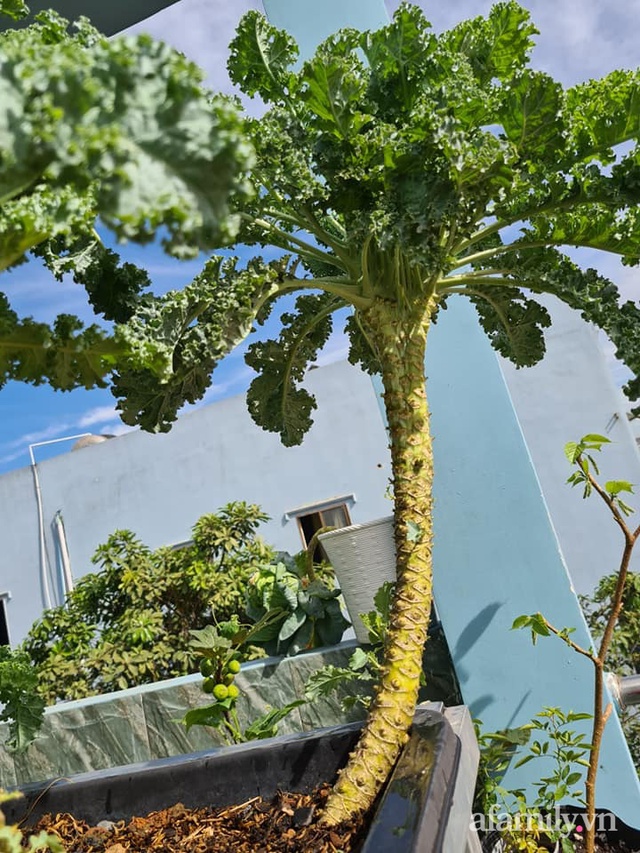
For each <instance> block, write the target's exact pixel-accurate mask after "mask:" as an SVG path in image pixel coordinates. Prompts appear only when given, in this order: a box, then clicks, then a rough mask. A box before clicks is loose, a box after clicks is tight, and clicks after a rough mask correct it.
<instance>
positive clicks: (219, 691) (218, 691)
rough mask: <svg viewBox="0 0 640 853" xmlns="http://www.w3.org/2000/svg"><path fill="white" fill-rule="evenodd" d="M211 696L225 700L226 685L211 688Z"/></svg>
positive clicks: (226, 693)
mask: <svg viewBox="0 0 640 853" xmlns="http://www.w3.org/2000/svg"><path fill="white" fill-rule="evenodd" d="M213 695H214V696H215V697H216V699H226V698H227V696H228V695H229V688H228V687H227V685H226V684H216V686H215V687H214V688H213Z"/></svg>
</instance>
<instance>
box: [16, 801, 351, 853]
mask: <svg viewBox="0 0 640 853" xmlns="http://www.w3.org/2000/svg"><path fill="white" fill-rule="evenodd" d="M330 790H331V786H329V785H324V786H322V787H321V788H319V789H318V790H316V791H314V792H313V793H312V794H288V793H279V794H278V795H277V796H276V797H275V798H274V799H273V800H272V801H271V802H267V801H264V800H263V799H262V798H261V797H254V799H252V800H249V801H248V802H246V803H242V804H241V805H237V806H230V807H228V808H223V809H212V808H201V809H187V808H185V807H184V806H183V805H181V804H178V805H175V806H172V807H171V808H168V809H164V810H163V811H158V812H152V813H151V814H149V815H147V816H146V817H134V818H132V819H131V820H130V821H129V822H125V821H119V822H117V823H112V822H110V821H102V822H101V825H99V826H97V827H91V826H90V825H89V824H88V823H84V822H83V821H80V820H76V819H75V818H74V817H73V816H72V815H69V814H59V815H55V816H52V815H45V816H44V817H43V818H41V819H40V820H39V821H38V823H37V824H36V826H35V827H34V829H33V830H32V831H35V832H39V831H40V830H41V829H46V830H47V831H48V832H55V833H57V835H59V836H60V838H61V840H62V842H63V844H64V846H65V850H67V851H69V853H231V851H233V853H353V851H355V850H357V849H358V847H359V845H360V843H361V841H362V837H361V835H362V829H363V821H361V820H360V821H358V822H357V823H348V824H341V825H340V826H338V827H333V828H331V829H329V828H327V827H324V826H320V825H318V824H317V823H315V822H314V817H315V816H316V815H317V814H319V812H320V811H321V809H322V807H323V805H324V802H325V800H326V799H327V796H328V795H329V792H330Z"/></svg>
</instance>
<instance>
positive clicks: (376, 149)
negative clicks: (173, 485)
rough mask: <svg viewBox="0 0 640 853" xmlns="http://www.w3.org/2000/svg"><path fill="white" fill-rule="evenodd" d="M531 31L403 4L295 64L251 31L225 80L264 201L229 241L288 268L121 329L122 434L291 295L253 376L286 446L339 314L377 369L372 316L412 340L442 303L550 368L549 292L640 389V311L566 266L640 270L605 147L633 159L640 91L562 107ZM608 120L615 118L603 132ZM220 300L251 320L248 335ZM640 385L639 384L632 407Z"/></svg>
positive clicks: (258, 198)
mask: <svg viewBox="0 0 640 853" xmlns="http://www.w3.org/2000/svg"><path fill="white" fill-rule="evenodd" d="M535 32H536V30H535V27H534V26H533V25H532V23H531V21H530V20H529V14H528V12H527V11H526V10H524V9H522V8H521V7H519V6H518V5H517V4H516V3H514V2H503V3H498V4H496V5H495V6H494V7H493V9H492V10H491V11H490V13H489V15H488V16H487V17H486V18H476V19H474V20H471V21H467V22H464V23H462V24H460V25H458V26H457V27H454V28H453V29H452V30H450V31H448V32H445V33H442V34H441V35H436V34H434V33H433V32H432V31H431V29H430V26H429V24H428V22H427V21H426V20H425V18H424V16H423V15H422V13H421V12H420V10H419V9H418V8H416V7H413V6H410V5H407V4H403V5H402V6H401V7H400V8H399V9H398V11H397V12H396V14H395V15H394V17H393V20H392V21H391V22H390V23H389V24H388V25H387V26H386V27H383V28H382V29H381V30H379V31H377V32H365V33H359V32H356V31H355V30H344V31H342V32H340V33H338V34H336V35H335V36H332V37H331V38H329V39H327V41H326V42H324V43H323V44H322V45H320V47H319V48H318V50H317V52H316V54H315V55H314V56H313V57H311V58H310V59H308V60H307V61H306V62H305V63H304V64H303V65H302V66H296V65H295V62H296V57H297V50H296V47H295V45H294V44H293V42H292V40H291V38H290V37H289V36H288V35H287V34H286V33H284V32H282V31H279V30H277V29H276V28H275V27H273V26H272V25H271V24H270V23H268V22H267V21H266V20H265V19H264V18H263V17H262V16H260V15H259V14H258V13H257V12H251V13H249V14H248V15H247V16H245V17H244V18H243V20H242V21H241V23H240V26H239V28H238V31H237V34H236V37H235V38H234V40H233V42H232V45H231V54H230V60H229V70H230V74H231V77H232V79H233V80H234V82H235V83H236V84H237V85H238V86H239V87H240V88H241V89H242V90H243V91H244V92H245V93H246V94H248V95H250V96H255V95H257V96H259V97H261V98H262V99H263V101H264V102H265V103H266V105H267V110H266V112H265V114H264V115H263V116H262V117H261V118H260V119H250V120H247V121H246V123H245V124H244V126H243V128H242V132H243V133H244V134H246V138H247V141H248V142H250V144H251V146H252V147H253V149H254V150H255V162H254V163H253V165H252V167H251V175H252V178H253V180H254V183H255V185H256V186H258V187H260V191H259V192H258V193H257V194H254V195H253V196H251V197H249V196H245V197H243V198H240V197H239V196H238V197H237V204H236V207H235V211H236V213H237V214H238V215H239V218H240V219H239V221H240V224H239V231H238V239H239V240H240V241H241V242H243V243H246V244H250V245H259V246H265V247H270V248H269V250H268V251H269V252H272V251H273V250H277V251H281V252H284V253H286V255H287V257H288V258H292V259H293V260H292V261H290V262H289V261H287V267H286V272H284V273H283V274H282V275H281V276H280V278H276V279H270V280H269V282H268V283H269V285H270V286H269V287H267V288H266V291H265V292H263V293H262V294H261V295H260V296H259V297H258V298H256V299H254V300H251V299H249V301H248V302H247V301H244V296H243V294H244V293H245V288H246V276H247V271H246V270H242V269H238V268H237V267H234V268H233V269H229V270H228V271H227V272H226V274H225V276H224V287H220V288H218V289H216V288H215V287H214V290H213V292H211V293H210V292H209V291H208V290H207V288H208V287H209V284H207V283H206V282H203V281H201V280H198V282H197V283H195V284H194V286H193V289H192V290H191V291H190V290H189V288H187V290H186V291H185V293H188V294H189V296H188V297H184V296H183V295H182V294H178V293H176V294H170V295H168V296H167V297H166V298H163V299H162V300H159V301H153V302H152V303H149V302H146V303H145V302H141V303H140V305H139V308H138V311H137V312H136V314H135V316H134V317H133V318H132V320H131V321H129V322H128V323H127V324H125V327H124V328H122V329H121V330H120V331H119V340H121V341H122V342H123V349H125V350H127V351H128V352H129V353H133V356H127V357H125V358H124V360H123V361H122V362H121V365H122V369H121V370H120V371H119V373H118V374H117V377H116V383H115V390H116V393H117V395H118V396H119V397H120V398H121V403H120V406H121V408H122V410H123V412H124V417H125V419H126V420H127V422H128V423H136V422H137V423H141V424H142V425H143V426H144V427H145V428H147V429H156V428H159V429H168V428H169V426H170V424H171V422H172V420H173V419H174V417H175V414H176V412H177V410H178V409H179V407H180V405H181V404H182V403H183V402H185V401H193V400H194V399H197V398H198V397H200V396H201V395H202V394H203V393H204V390H205V388H206V387H207V385H208V382H209V381H210V374H211V371H212V370H213V368H214V366H215V364H216V363H217V361H218V360H219V358H220V357H221V356H222V354H223V353H224V352H226V351H227V350H228V349H230V348H231V347H232V346H234V345H235V343H236V342H237V341H238V340H239V339H240V338H241V337H243V336H244V335H245V334H247V333H248V331H249V330H250V327H251V321H252V319H255V320H256V321H257V322H260V320H261V313H262V312H263V311H264V310H265V306H268V307H271V305H272V304H273V302H274V301H275V300H276V298H277V297H278V296H279V295H283V294H287V293H291V292H294V291H301V292H303V293H304V291H307V290H311V291H316V292H317V291H320V294H317V293H312V294H310V295H308V296H307V295H305V296H302V297H300V298H299V300H298V303H297V306H296V310H295V312H292V311H287V312H286V313H285V315H284V316H283V318H282V319H283V330H282V333H281V335H280V337H279V338H278V339H275V340H269V341H260V342H257V343H255V344H253V345H252V346H250V347H249V349H248V353H247V360H248V362H249V364H250V366H252V367H253V368H254V369H256V370H257V371H258V376H257V377H256V379H255V380H254V381H253V383H252V385H251V389H250V391H249V396H248V404H249V409H250V411H251V414H252V416H253V418H254V419H255V420H256V422H257V423H259V424H260V425H261V426H263V427H264V428H265V429H268V430H270V431H274V432H277V433H279V434H280V436H281V438H282V440H283V441H284V443H285V444H287V445H291V444H297V443H299V442H300V441H301V440H302V438H303V436H304V434H305V432H306V431H307V430H308V429H309V427H310V425H311V423H312V415H313V410H314V408H315V401H314V400H313V398H312V397H311V395H309V393H308V392H307V391H305V389H304V387H302V382H303V378H304V373H305V370H306V369H307V367H308V366H309V364H311V363H312V362H313V360H314V358H315V357H316V354H317V352H318V349H319V348H320V347H321V346H322V345H323V344H324V343H325V341H326V339H327V337H328V335H329V333H330V330H331V326H330V314H331V313H333V312H335V311H336V310H338V309H340V308H342V307H344V306H345V305H347V306H349V305H350V306H352V307H353V309H354V314H353V315H352V316H351V317H349V318H348V319H347V321H346V322H347V328H348V331H349V336H350V339H351V352H350V356H349V357H350V359H351V360H352V361H353V362H354V363H360V364H362V365H363V366H364V367H365V369H367V370H369V371H373V372H375V371H379V370H380V368H381V365H382V363H383V361H384V359H383V358H381V352H380V350H379V342H378V341H377V335H376V330H375V329H374V328H372V327H371V325H370V322H369V321H370V313H369V309H370V308H371V307H372V305H374V304H375V303H376V302H377V301H378V300H382V301H383V302H384V304H385V306H386V308H387V317H388V319H389V322H391V323H392V324H395V327H397V328H398V330H400V328H401V326H402V323H403V322H405V319H407V318H408V317H409V316H411V311H412V310H418V309H420V308H422V310H427V305H428V306H429V308H428V311H429V313H430V315H431V314H435V312H437V310H438V307H439V306H442V305H443V304H444V303H445V300H446V299H447V298H448V297H449V296H450V295H452V294H460V295H464V296H467V297H468V298H469V299H470V300H471V301H472V302H473V304H474V305H475V307H476V308H477V310H478V313H479V317H480V322H481V324H482V326H483V328H484V330H485V331H486V333H487V335H488V337H489V339H490V341H491V343H492V345H493V346H494V347H495V348H496V349H497V350H498V352H500V353H501V354H502V355H504V356H506V357H508V358H510V359H511V360H512V361H514V363H515V364H516V365H517V366H527V365H531V364H534V363H536V362H537V361H539V360H540V358H542V356H543V355H544V349H545V347H544V330H545V329H546V328H548V327H549V325H550V322H551V318H550V315H549V313H548V311H547V309H546V307H545V306H544V305H542V304H541V303H540V302H539V301H538V299H537V297H538V295H539V294H543V293H548V294H553V295H555V296H556V297H558V298H560V299H561V300H563V301H564V302H566V303H567V304H568V305H570V306H571V307H573V308H574V309H576V310H578V311H580V312H581V313H582V315H583V316H584V317H585V318H586V319H587V320H588V321H589V322H593V323H595V324H596V325H598V326H599V327H600V328H602V329H604V330H605V332H606V333H607V334H608V335H610V336H611V339H612V341H613V342H614V344H615V346H616V347H617V352H618V356H619V357H620V358H621V359H622V360H624V361H625V362H626V363H627V364H628V365H629V366H630V367H631V369H632V370H633V371H634V372H636V373H638V372H639V371H640V333H638V331H637V330H638V329H640V322H639V321H640V312H638V309H637V308H636V307H635V306H634V305H632V304H631V303H627V304H625V305H620V304H619V297H618V291H617V289H616V287H615V286H614V285H613V284H612V283H611V282H610V281H608V280H607V279H605V278H604V277H602V276H601V275H599V274H598V273H596V272H595V271H594V270H582V269H581V268H580V267H579V266H578V265H577V264H576V263H575V262H574V261H573V260H572V259H571V258H569V257H568V255H566V254H565V253H564V249H565V248H566V247H567V246H575V245H578V246H587V247H590V248H598V249H601V250H605V251H611V252H614V253H617V254H620V255H621V256H623V258H625V259H626V261H628V262H635V259H637V256H638V252H637V246H638V236H639V235H640V231H638V224H637V223H638V221H640V220H638V217H637V205H638V203H639V202H640V180H638V177H637V176H638V174H640V172H638V167H637V165H636V160H637V153H636V149H633V153H630V154H628V155H624V157H622V158H619V161H618V162H615V163H614V165H613V168H609V165H610V164H611V162H612V154H611V148H612V146H613V145H618V144H619V143H620V142H623V141H627V142H630V143H632V144H635V143H636V142H637V138H638V131H639V128H640V119H639V118H638V115H640V98H638V97H637V91H638V82H637V74H636V73H635V72H616V74H615V75H613V76H610V77H608V78H605V79H604V80H603V81H592V82H591V83H589V84H584V85H581V86H577V87H574V88H572V89H569V90H566V91H564V90H563V89H562V87H561V86H560V85H559V84H558V83H556V82H555V81H554V80H552V79H551V78H550V77H549V76H548V75H546V74H543V73H540V72H537V71H534V70H532V69H531V68H529V67H528V62H529V53H530V50H531V47H532V44H533V36H534V34H535ZM365 58H366V61H364V59H365ZM609 111H611V115H612V119H611V123H609V121H608V120H607V121H601V120H600V119H599V118H598V117H599V116H602V115H608V114H609ZM514 231H515V232H516V234H515V238H514ZM265 255H266V252H265ZM301 271H304V274H302V275H301V274H300V272H301ZM208 275H209V276H210V275H211V270H210V269H209V270H208ZM217 275H220V274H219V273H217ZM198 292H200V293H201V294H202V297H203V301H202V304H201V305H200V307H198V304H197V303H198V299H197V294H198ZM229 293H237V294H238V297H239V300H240V301H241V302H242V305H243V306H244V307H243V312H245V313H244V314H243V317H244V319H243V323H242V331H241V334H237V329H238V322H237V317H236V312H235V309H234V308H233V307H232V308H231V309H230V308H229V304H228V302H229ZM185 298H186V302H187V303H188V306H186V305H185ZM245 309H246V311H245ZM185 316H188V317H189V320H190V322H189V323H186V322H185V321H184V318H185ZM407 322H409V320H408V319H407ZM225 330H228V331H229V334H226V331H225ZM127 359H130V360H129V362H128V363H127ZM639 390H640V386H638V387H636V385H635V384H634V380H632V382H631V383H630V384H629V386H628V393H629V394H630V395H631V396H633V395H634V394H637V393H638V391H639Z"/></svg>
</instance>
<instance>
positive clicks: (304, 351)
mask: <svg viewBox="0 0 640 853" xmlns="http://www.w3.org/2000/svg"><path fill="white" fill-rule="evenodd" d="M340 305H344V302H342V300H340V299H338V298H337V297H335V296H333V295H332V294H330V293H323V294H320V295H315V294H313V295H310V296H299V297H298V299H297V300H296V312H297V313H295V314H294V313H287V314H283V315H282V318H281V319H282V324H283V330H282V332H281V334H280V339H279V340H278V341H260V342H257V343H254V344H251V346H250V347H249V349H248V351H247V355H246V358H245V360H246V362H247V364H248V365H249V367H252V368H253V369H254V370H255V371H256V372H257V373H258V376H257V377H256V378H255V379H254V380H253V382H252V383H251V387H250V388H249V392H248V394H247V404H248V407H249V412H250V414H251V416H252V418H253V419H254V421H256V423H258V424H259V425H261V426H263V427H265V428H266V429H271V431H273V432H279V433H280V438H281V440H282V443H283V444H284V445H285V447H291V446H292V445H295V444H300V442H301V441H302V439H303V437H304V435H305V433H306V432H307V431H308V429H309V427H310V426H311V424H312V422H313V421H312V419H311V412H312V411H313V409H315V408H316V403H315V400H314V399H313V397H311V395H310V394H308V393H307V392H306V391H305V390H304V389H303V388H299V387H297V385H296V383H299V382H301V381H302V379H303V378H304V375H305V373H306V370H307V367H308V365H309V364H310V363H311V362H313V360H314V359H315V357H316V355H317V354H318V352H319V350H321V349H322V347H323V346H324V345H325V344H326V342H327V340H328V339H329V335H330V334H331V327H332V324H331V314H332V313H333V312H334V311H335V310H336V307H337V306H340Z"/></svg>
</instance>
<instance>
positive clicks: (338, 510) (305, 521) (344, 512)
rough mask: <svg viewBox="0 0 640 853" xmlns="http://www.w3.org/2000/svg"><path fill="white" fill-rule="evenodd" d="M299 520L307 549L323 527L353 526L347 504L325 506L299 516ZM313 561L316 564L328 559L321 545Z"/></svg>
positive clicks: (318, 546)
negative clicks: (315, 534)
mask: <svg viewBox="0 0 640 853" xmlns="http://www.w3.org/2000/svg"><path fill="white" fill-rule="evenodd" d="M297 519H298V527H299V529H300V535H301V537H302V544H303V545H304V547H305V548H307V547H308V545H309V543H310V542H311V540H312V539H313V535H314V533H316V532H317V531H318V530H321V529H322V528H323V527H348V526H349V525H350V524H351V518H350V517H349V510H348V508H347V505H346V503H339V504H329V505H325V506H323V507H322V509H317V510H316V511H315V512H309V513H307V514H305V515H298V516H297ZM313 559H314V561H315V562H316V563H319V562H321V561H322V560H326V559H327V555H326V554H325V551H324V548H323V547H322V545H320V544H319V543H318V544H317V545H316V547H315V549H314V552H313Z"/></svg>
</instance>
